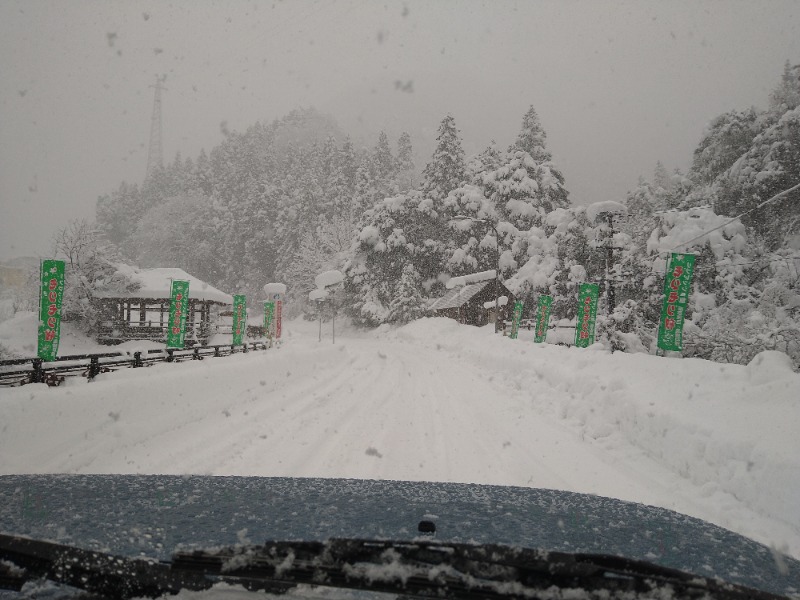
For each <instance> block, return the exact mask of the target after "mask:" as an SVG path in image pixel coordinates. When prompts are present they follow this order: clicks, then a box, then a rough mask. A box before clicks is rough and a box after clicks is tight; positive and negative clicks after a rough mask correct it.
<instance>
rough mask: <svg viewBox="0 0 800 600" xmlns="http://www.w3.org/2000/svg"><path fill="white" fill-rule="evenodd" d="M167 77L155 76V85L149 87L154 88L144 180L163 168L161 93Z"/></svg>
mask: <svg viewBox="0 0 800 600" xmlns="http://www.w3.org/2000/svg"><path fill="white" fill-rule="evenodd" d="M166 79H167V76H166V75H162V76H160V77H159V76H158V75H156V84H155V85H151V86H149V87H151V88H155V94H154V97H153V117H152V119H151V120H150V147H149V149H148V151H147V172H146V173H145V180H147V179H150V176H151V175H152V174H153V171H155V170H156V169H160V168H161V167H163V166H164V151H163V148H162V146H161V91H162V90H164V91H166V89H167V88H165V87H164V86H163V85H162V84H163V83H164V81H166Z"/></svg>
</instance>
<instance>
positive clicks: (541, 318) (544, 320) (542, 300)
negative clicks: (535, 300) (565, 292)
mask: <svg viewBox="0 0 800 600" xmlns="http://www.w3.org/2000/svg"><path fill="white" fill-rule="evenodd" d="M551 304H553V297H552V296H544V295H542V296H539V305H538V306H537V307H536V333H535V335H534V337H533V341H534V342H536V343H537V344H541V343H542V342H545V341H547V326H548V325H549V324H550V305H551Z"/></svg>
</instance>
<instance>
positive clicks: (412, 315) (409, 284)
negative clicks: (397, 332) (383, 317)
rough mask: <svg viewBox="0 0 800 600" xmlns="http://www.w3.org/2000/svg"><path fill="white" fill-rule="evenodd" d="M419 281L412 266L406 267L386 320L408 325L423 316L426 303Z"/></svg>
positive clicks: (417, 274)
mask: <svg viewBox="0 0 800 600" xmlns="http://www.w3.org/2000/svg"><path fill="white" fill-rule="evenodd" d="M420 290H421V280H420V276H419V273H417V270H416V269H415V268H414V265H406V266H405V267H403V272H402V274H401V276H400V282H399V283H398V285H397V287H396V288H395V291H394V297H393V298H392V301H391V302H390V303H389V314H388V317H387V320H388V321H389V322H392V323H401V324H402V323H409V322H411V321H414V320H415V319H419V318H420V317H422V316H423V315H424V314H425V307H426V305H427V301H426V300H425V298H424V296H423V295H422V293H421V291H420Z"/></svg>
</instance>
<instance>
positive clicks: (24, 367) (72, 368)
mask: <svg viewBox="0 0 800 600" xmlns="http://www.w3.org/2000/svg"><path fill="white" fill-rule="evenodd" d="M270 347H271V343H270V342H268V341H261V342H249V343H247V344H240V345H233V344H215V345H213V346H194V347H192V348H185V349H182V350H177V349H172V348H165V349H160V348H159V349H154V350H141V351H136V352H103V353H97V354H75V355H72V356H59V357H58V358H57V359H56V360H54V361H52V362H45V361H43V360H42V359H41V358H11V359H6V360H0V386H19V385H25V384H26V383H46V384H47V385H50V386H54V385H60V384H61V383H62V382H63V381H64V380H65V378H66V377H70V376H83V377H86V378H87V379H89V380H90V381H91V380H92V379H94V378H95V377H96V376H97V375H99V374H100V373H108V372H110V371H115V370H117V369H125V368H134V369H135V368H139V367H146V366H150V365H152V364H154V363H157V362H181V361H184V360H203V359H205V358H210V357H220V356H230V355H231V354H238V353H246V352H250V351H254V350H267V349H269V348H270Z"/></svg>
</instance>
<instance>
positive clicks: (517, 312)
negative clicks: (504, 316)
mask: <svg viewBox="0 0 800 600" xmlns="http://www.w3.org/2000/svg"><path fill="white" fill-rule="evenodd" d="M521 319H522V302H520V301H517V302H514V318H513V319H512V320H511V339H512V340H515V339H517V334H518V333H519V322H520V320H521Z"/></svg>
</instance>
